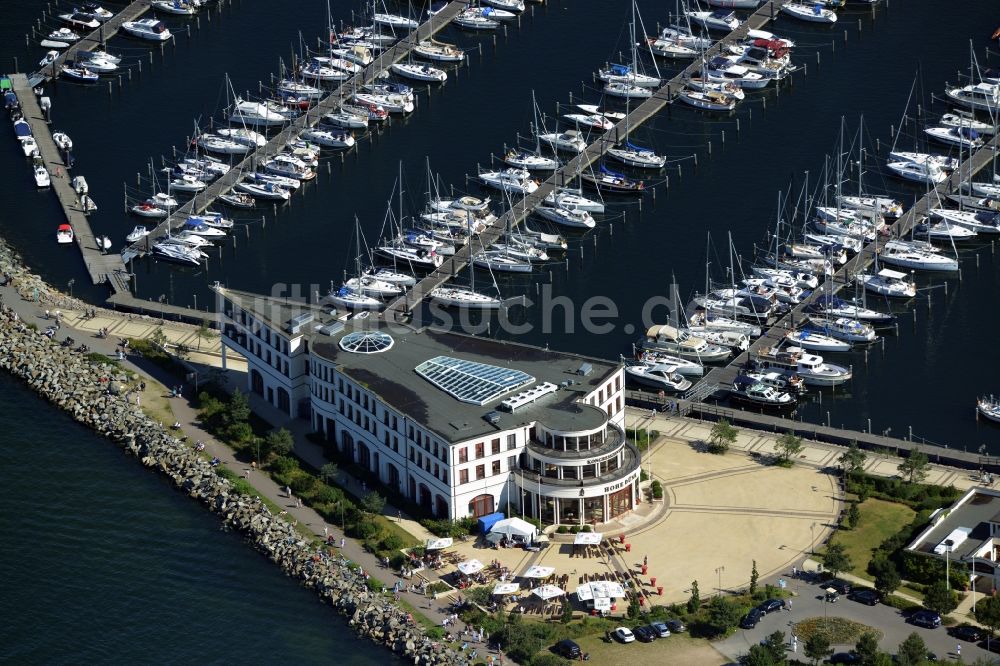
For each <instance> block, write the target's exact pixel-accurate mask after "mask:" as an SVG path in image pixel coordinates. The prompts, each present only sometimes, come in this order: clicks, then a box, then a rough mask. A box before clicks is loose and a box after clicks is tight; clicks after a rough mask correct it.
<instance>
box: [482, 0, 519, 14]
mask: <svg viewBox="0 0 1000 666" xmlns="http://www.w3.org/2000/svg"><path fill="white" fill-rule="evenodd" d="M482 3H483V4H484V5H490V6H491V7H496V8H497V9H503V10H506V11H508V12H523V11H524V0H482Z"/></svg>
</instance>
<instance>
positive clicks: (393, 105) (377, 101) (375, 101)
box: [352, 92, 416, 117]
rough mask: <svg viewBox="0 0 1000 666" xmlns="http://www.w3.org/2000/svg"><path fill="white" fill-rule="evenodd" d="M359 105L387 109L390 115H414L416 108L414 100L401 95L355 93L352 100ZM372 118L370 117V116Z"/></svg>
mask: <svg viewBox="0 0 1000 666" xmlns="http://www.w3.org/2000/svg"><path fill="white" fill-rule="evenodd" d="M352 99H353V100H354V102H355V103H357V104H371V105H374V106H377V107H381V108H383V109H385V111H386V112H388V113H413V109H414V108H416V107H414V105H413V100H412V99H407V97H405V96H404V95H399V94H379V93H366V92H361V93H355V95H354V97H353V98H352ZM369 117H370V116H369Z"/></svg>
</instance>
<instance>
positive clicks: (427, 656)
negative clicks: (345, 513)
mask: <svg viewBox="0 0 1000 666" xmlns="http://www.w3.org/2000/svg"><path fill="white" fill-rule="evenodd" d="M0 270H2V272H3V273H4V275H5V276H7V277H9V278H10V279H11V285H12V286H14V287H15V289H16V290H17V291H18V293H20V294H21V296H22V298H24V299H25V300H26V301H29V302H32V301H34V302H38V303H42V304H49V305H52V306H53V307H65V308H68V307H70V305H71V304H72V305H73V306H75V307H81V308H84V309H90V306H88V305H87V304H85V303H84V302H83V301H80V300H79V299H73V298H68V297H65V296H64V295H63V294H61V293H60V292H58V291H56V290H55V289H52V287H51V286H49V285H48V284H46V283H45V282H44V281H43V280H42V279H41V278H40V277H39V276H37V275H34V274H32V273H30V272H29V271H28V269H27V268H25V267H24V266H23V265H22V264H21V263H20V258H19V257H18V255H17V254H16V253H15V252H14V251H13V250H12V249H11V248H10V246H9V245H7V244H6V243H5V242H4V241H3V240H2V239H0ZM0 368H2V369H3V370H5V371H7V372H8V373H10V374H11V375H12V376H14V377H16V378H17V379H19V380H21V381H22V382H23V383H24V384H25V385H27V387H28V388H30V389H32V390H33V391H34V392H35V393H37V394H38V395H40V396H41V397H43V398H45V399H46V400H47V401H48V402H49V403H50V404H51V405H53V406H54V407H57V408H59V409H61V410H63V411H64V412H67V413H68V414H69V415H70V416H71V417H72V418H73V419H74V420H75V421H77V422H79V423H82V424H84V425H86V426H88V427H90V428H91V429H92V430H94V431H95V432H97V433H98V434H100V435H103V436H105V437H107V438H108V439H110V440H111V441H113V442H114V443H115V444H117V445H118V446H120V447H121V448H123V449H125V450H126V451H128V452H129V453H131V454H132V455H133V456H135V457H136V458H137V459H138V460H139V461H140V462H141V463H142V464H143V465H144V466H146V467H150V468H154V469H156V470H157V471H159V472H160V473H162V474H164V475H166V476H167V477H169V478H170V479H171V480H172V481H173V482H174V485H175V486H176V487H177V489H178V490H181V491H183V492H185V493H186V494H187V495H188V496H189V497H191V498H192V499H195V500H197V501H199V502H200V503H201V504H203V505H204V506H206V507H207V508H208V509H209V510H210V511H211V512H212V513H215V514H217V515H218V516H219V518H220V519H221V521H222V525H223V526H224V528H226V529H232V530H236V531H238V532H240V533H241V534H242V535H243V537H244V539H245V540H246V541H247V542H249V543H250V545H251V546H252V547H253V548H254V550H256V551H257V552H259V553H261V554H262V555H264V556H266V557H267V558H268V559H270V560H271V561H272V562H274V563H275V564H277V565H278V566H280V567H281V569H282V570H283V571H284V572H285V574H286V575H287V576H289V577H291V578H294V579H295V580H297V581H298V582H299V583H300V584H301V585H303V586H305V587H306V588H309V589H312V590H314V591H316V593H317V594H318V595H319V598H320V600H321V601H323V602H324V603H327V604H329V605H330V606H332V607H333V608H334V610H336V611H337V612H338V613H340V614H341V615H343V616H345V617H346V618H347V619H348V625H349V626H351V627H353V628H354V630H355V632H356V633H358V634H359V635H361V636H363V637H366V638H368V639H369V640H372V641H373V642H375V643H376V644H379V645H383V646H385V647H388V648H389V649H390V650H392V651H393V652H394V653H395V654H397V655H399V656H401V657H404V658H407V659H409V660H410V661H412V663H415V664H442V665H443V664H466V663H468V662H467V660H466V659H465V657H464V656H463V655H461V654H459V653H456V652H454V651H452V650H451V649H450V648H447V647H445V646H443V645H442V644H440V643H437V642H434V641H433V640H432V639H431V638H429V637H428V636H427V635H426V633H425V632H424V630H423V629H422V628H421V627H420V625H419V624H417V623H415V622H413V621H412V619H410V618H409V616H408V613H407V612H406V611H405V610H403V609H402V608H400V607H398V606H396V605H395V604H394V603H392V602H391V601H390V600H389V599H387V598H386V597H384V596H382V595H380V594H377V593H374V592H372V591H370V590H369V589H368V586H367V579H366V576H365V574H364V573H363V572H362V571H361V569H360V567H357V566H356V565H354V564H353V563H351V562H350V561H348V560H347V559H346V558H344V557H342V556H339V555H334V554H331V553H330V552H328V551H327V550H326V549H323V548H317V547H315V546H314V545H313V544H311V543H310V542H308V541H307V540H305V539H304V538H303V537H302V536H301V535H300V534H298V533H297V532H296V531H295V529H294V527H293V526H292V525H291V524H290V523H288V522H286V521H285V520H282V519H280V518H279V517H277V516H274V515H273V514H272V513H271V511H270V510H269V509H268V508H267V506H266V504H265V502H264V501H263V500H262V499H261V498H260V497H250V496H246V495H241V494H239V493H238V492H236V491H235V489H234V487H233V485H232V484H231V483H230V481H229V480H227V479H226V478H224V477H223V476H221V475H220V474H218V473H217V472H216V469H215V468H214V467H213V466H212V465H211V463H210V462H208V461H207V460H204V459H203V458H201V457H200V456H199V455H198V454H197V452H196V451H195V450H194V448H193V447H191V446H188V445H186V444H184V443H183V442H182V441H181V440H180V439H178V438H177V437H174V436H173V435H171V434H170V432H169V431H168V430H167V429H166V428H165V427H164V426H162V425H160V424H159V423H157V422H155V421H154V420H153V419H152V418H150V417H149V416H147V415H146V414H144V413H142V412H141V411H139V410H137V409H135V408H134V406H132V405H130V404H129V403H128V402H127V401H126V399H125V395H124V393H125V390H124V385H125V380H126V378H125V374H126V373H125V372H124V371H123V370H121V369H120V368H116V367H115V366H114V365H111V364H105V363H98V362H96V361H93V360H91V359H88V358H86V357H85V356H84V355H82V354H80V353H77V352H74V351H72V350H71V349H70V348H67V347H62V346H61V345H60V344H59V343H56V342H53V341H51V340H49V339H48V338H47V337H46V336H44V335H43V334H42V333H41V332H39V331H37V330H36V329H35V328H34V327H33V326H29V325H28V324H27V323H25V322H24V321H22V320H21V317H20V316H19V315H18V313H17V312H16V311H15V309H14V308H13V307H11V306H10V305H7V304H0Z"/></svg>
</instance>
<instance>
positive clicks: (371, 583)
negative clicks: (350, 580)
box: [365, 578, 385, 592]
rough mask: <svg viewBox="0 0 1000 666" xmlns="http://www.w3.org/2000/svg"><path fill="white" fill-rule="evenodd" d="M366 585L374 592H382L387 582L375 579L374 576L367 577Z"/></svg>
mask: <svg viewBox="0 0 1000 666" xmlns="http://www.w3.org/2000/svg"><path fill="white" fill-rule="evenodd" d="M365 585H367V586H368V589H369V590H371V591H372V592H381V591H382V588H383V587H385V584H384V583H382V581H380V580H375V579H374V578H369V579H367V580H366V581H365Z"/></svg>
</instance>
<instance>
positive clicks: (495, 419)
mask: <svg viewBox="0 0 1000 666" xmlns="http://www.w3.org/2000/svg"><path fill="white" fill-rule="evenodd" d="M483 418H484V419H486V421H487V422H488V423H489V424H490V425H495V426H499V425H500V414H498V413H497V412H489V413H488V414H486V416H484V417H483Z"/></svg>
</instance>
